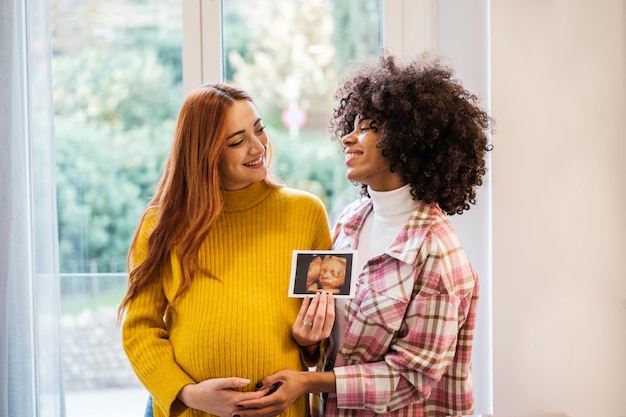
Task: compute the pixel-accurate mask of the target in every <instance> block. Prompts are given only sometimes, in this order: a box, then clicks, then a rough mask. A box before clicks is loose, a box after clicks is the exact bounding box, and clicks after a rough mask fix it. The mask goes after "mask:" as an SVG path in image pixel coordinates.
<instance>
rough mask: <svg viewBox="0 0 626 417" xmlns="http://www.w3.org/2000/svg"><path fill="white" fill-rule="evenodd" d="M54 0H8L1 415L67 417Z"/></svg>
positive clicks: (1, 113)
mask: <svg viewBox="0 0 626 417" xmlns="http://www.w3.org/2000/svg"><path fill="white" fill-rule="evenodd" d="M50 39H51V36H50V4H49V0H2V1H1V2H0V132H1V133H0V300H1V303H0V417H30V416H54V417H58V416H64V415H65V412H64V401H63V389H62V382H61V381H62V375H61V355H60V343H59V336H60V335H59V302H60V295H59V293H60V288H59V274H58V250H57V216H56V197H55V174H54V173H55V166H54V164H55V158H54V140H53V137H54V136H53V123H52V120H53V114H52V83H51V47H50Z"/></svg>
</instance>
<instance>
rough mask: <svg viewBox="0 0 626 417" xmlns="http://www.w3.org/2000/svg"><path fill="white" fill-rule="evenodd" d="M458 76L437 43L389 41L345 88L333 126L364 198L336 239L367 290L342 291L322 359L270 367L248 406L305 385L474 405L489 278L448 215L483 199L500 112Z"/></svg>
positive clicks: (363, 399) (305, 337) (342, 412)
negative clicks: (354, 257) (401, 49)
mask: <svg viewBox="0 0 626 417" xmlns="http://www.w3.org/2000/svg"><path fill="white" fill-rule="evenodd" d="M453 75H454V74H453V71H452V70H451V69H450V68H448V67H446V66H444V65H442V64H441V62H440V61H439V60H438V59H436V58H433V57H429V56H427V55H421V56H420V57H418V59H416V60H412V61H406V62H405V61H402V60H401V59H399V58H397V57H393V56H389V55H386V54H383V55H382V56H381V57H380V58H379V59H378V61H376V62H365V63H362V65H361V66H360V67H359V68H358V69H357V70H356V71H354V72H353V73H351V74H349V75H348V76H347V77H346V78H345V80H344V82H343V83H342V84H341V86H340V87H339V89H338V90H337V92H336V95H335V98H336V100H337V106H336V108H335V110H334V115H333V118H332V121H331V132H332V134H333V138H336V139H337V140H339V142H340V143H341V145H342V147H343V151H344V154H345V165H346V168H347V172H346V176H347V178H348V179H349V180H351V181H353V182H355V183H360V184H361V186H362V191H361V194H362V197H361V198H360V199H359V200H358V201H355V202H354V203H352V204H350V205H348V206H347V207H346V208H345V209H344V210H343V212H342V214H341V215H340V216H339V218H338V221H337V224H336V225H335V227H334V232H333V242H334V243H333V249H336V250H344V249H358V263H359V264H360V271H361V272H360V275H359V278H358V283H357V292H356V296H355V298H354V299H352V300H341V299H337V300H335V307H336V322H335V326H334V329H333V331H332V334H333V337H332V344H331V346H330V348H329V350H328V351H329V352H330V353H329V355H328V361H327V363H326V366H325V367H324V368H323V369H321V372H308V373H307V372H294V371H288V370H287V371H281V372H279V373H277V374H274V375H271V376H269V377H266V378H265V379H264V380H263V384H261V385H259V387H260V388H264V387H267V386H270V385H275V384H278V386H279V388H278V389H277V390H276V392H275V393H274V394H273V395H272V396H269V397H266V398H264V399H260V400H251V401H245V402H242V403H241V404H240V406H243V407H264V408H261V409H258V410H245V413H244V412H239V413H238V414H239V415H240V416H241V417H243V416H257V415H267V414H271V413H274V414H276V412H277V411H280V410H281V409H282V408H283V407H285V406H286V405H287V404H289V403H290V401H291V400H292V399H293V398H296V397H297V396H298V395H300V394H301V393H302V392H311V393H328V394H327V395H326V394H325V395H324V397H325V398H324V399H325V414H326V416H374V415H385V416H402V417H404V416H406V417H408V416H411V417H422V416H428V417H430V416H460V415H467V414H472V413H473V390H472V370H471V355H472V343H473V337H474V326H475V322H476V308H477V302H478V293H479V290H478V277H477V276H476V273H475V271H474V269H473V267H472V265H471V263H470V260H469V259H468V257H467V255H466V254H465V252H464V250H463V247H462V246H461V243H460V242H459V239H458V238H457V235H456V233H455V231H454V228H453V226H452V224H451V223H450V221H449V219H448V215H454V214H462V213H463V212H465V211H466V210H468V209H469V208H470V205H473V204H475V203H476V188H477V187H479V186H480V185H482V181H483V180H482V178H483V175H484V174H485V169H486V168H485V165H486V164H485V159H486V153H487V151H489V150H490V148H491V145H489V143H488V134H489V130H490V125H491V119H490V117H489V116H488V114H487V113H486V112H485V111H483V110H481V108H480V107H479V106H478V105H477V101H478V99H477V97H476V96H474V95H472V94H470V93H469V92H468V91H466V90H465V88H464V87H463V85H462V83H461V82H460V81H458V80H455V79H454V78H453ZM308 304H309V303H308V301H307V300H305V302H304V303H303V305H302V308H301V310H300V314H299V316H298V320H300V321H302V322H304V321H306V322H313V323H314V325H315V326H320V325H321V323H323V321H324V320H326V317H325V313H326V311H323V310H320V311H317V310H316V308H315V307H314V306H313V307H312V308H309V305H308ZM320 322H321V323H320ZM308 331H309V329H308V328H306V327H304V326H298V325H297V324H296V325H294V327H293V330H292V332H293V335H294V339H295V340H296V341H297V342H298V343H299V344H301V345H309V344H312V343H315V342H318V341H319V340H316V338H315V337H312V336H309V334H308V333H307V332H308ZM272 397H273V398H272ZM272 400H273V401H272ZM263 413H267V414H263Z"/></svg>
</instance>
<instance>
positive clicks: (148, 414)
mask: <svg viewBox="0 0 626 417" xmlns="http://www.w3.org/2000/svg"><path fill="white" fill-rule="evenodd" d="M143 417H154V411H152V395H149V396H148V403H147V404H146V411H145V414H144V415H143Z"/></svg>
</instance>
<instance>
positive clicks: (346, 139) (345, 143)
mask: <svg viewBox="0 0 626 417" xmlns="http://www.w3.org/2000/svg"><path fill="white" fill-rule="evenodd" d="M354 132H355V130H353V131H352V132H350V133H348V134H347V135H345V136H344V137H342V138H341V143H342V145H343V146H344V147H345V146H348V145H350V144H353V143H354V142H355V140H356V139H355V137H354Z"/></svg>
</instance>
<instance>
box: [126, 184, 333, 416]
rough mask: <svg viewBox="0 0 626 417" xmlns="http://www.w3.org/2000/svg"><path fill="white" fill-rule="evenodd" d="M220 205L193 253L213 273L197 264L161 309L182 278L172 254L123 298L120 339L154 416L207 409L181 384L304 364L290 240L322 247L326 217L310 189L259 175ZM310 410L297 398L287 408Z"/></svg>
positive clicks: (141, 250)
mask: <svg viewBox="0 0 626 417" xmlns="http://www.w3.org/2000/svg"><path fill="white" fill-rule="evenodd" d="M224 195H225V205H224V210H223V212H222V214H221V215H220V217H219V219H218V221H217V222H216V224H215V226H214V227H213V228H212V230H211V232H210V233H209V235H208V237H207V239H206V241H205V242H204V244H203V245H202V247H201V250H200V253H199V260H200V263H201V264H202V265H203V266H205V267H206V268H208V270H210V271H211V272H212V273H213V274H214V275H215V276H216V277H217V279H215V278H210V277H207V276H206V275H204V274H201V273H197V274H196V275H195V276H194V279H193V282H192V285H191V287H190V289H189V291H188V292H187V293H186V294H185V295H183V296H182V297H181V298H179V299H177V301H176V304H175V306H174V307H175V313H174V314H173V315H172V318H171V320H168V323H164V321H163V315H164V312H165V308H166V306H167V304H168V301H169V300H171V299H172V297H173V296H174V294H175V293H176V290H177V287H178V283H179V282H180V268H179V263H178V261H177V259H176V257H175V256H173V255H172V256H171V257H170V266H171V268H169V272H168V273H166V274H164V275H163V276H162V277H161V279H160V280H158V282H156V283H154V284H153V285H151V286H150V287H148V288H147V289H146V290H144V291H143V292H141V293H140V294H139V295H138V296H137V297H136V298H135V299H134V300H133V301H132V302H131V303H130V304H129V306H128V309H127V312H126V317H125V319H124V323H123V326H122V340H123V344H124V349H125V351H126V354H127V355H128V358H129V361H130V363H131V365H132V367H133V369H134V370H135V372H136V374H137V376H138V378H139V380H140V381H141V382H142V383H143V384H144V386H145V387H146V388H147V389H148V391H149V392H150V393H151V394H152V396H153V402H154V411H155V417H162V416H177V415H181V416H186V417H187V416H189V417H191V416H194V417H196V416H198V417H199V416H206V415H208V414H206V413H202V412H200V411H198V410H192V409H188V408H186V407H184V405H183V404H182V402H181V401H179V400H176V395H177V394H178V392H179V391H180V390H181V389H182V387H183V386H185V385H187V384H190V383H194V382H199V381H202V380H205V379H209V378H221V377H232V376H235V377H241V378H247V379H250V381H251V383H250V385H249V386H248V387H246V388H245V390H248V391H249V390H253V389H254V385H255V384H256V383H257V382H258V381H259V380H260V379H262V378H263V377H264V376H267V375H270V374H272V373H274V372H276V371H279V370H281V369H298V370H300V369H305V367H304V365H303V364H302V361H301V358H300V352H299V349H298V346H297V345H296V343H295V342H294V341H293V339H292V338H291V333H290V332H291V326H292V324H293V322H294V320H295V318H296V315H297V313H298V309H299V308H300V304H301V300H299V299H294V298H288V297H287V293H288V290H289V271H290V268H291V255H292V250H294V249H329V248H330V244H331V238H330V232H329V225H328V219H327V216H326V212H325V210H324V207H323V205H322V204H321V202H320V201H319V199H317V198H316V197H314V196H312V195H310V194H307V193H304V192H301V191H296V190H293V189H289V188H280V189H274V188H270V187H268V186H267V185H266V184H265V183H263V182H260V183H256V184H253V185H251V186H249V187H247V188H245V189H243V190H238V191H226V192H224ZM156 222H157V218H156V213H155V212H154V211H148V212H147V213H146V214H145V216H144V219H143V221H142V224H141V227H140V234H139V237H138V240H137V243H136V247H135V252H134V259H133V264H134V265H137V264H139V263H140V262H142V260H143V259H144V258H145V256H146V251H147V242H148V237H149V235H150V233H151V231H152V230H153V229H154V227H155V226H156ZM306 415H307V405H306V398H305V397H302V398H300V399H299V400H298V401H296V403H294V405H293V406H292V407H291V408H289V410H288V411H287V412H286V413H285V414H284V416H290V417H303V416H306Z"/></svg>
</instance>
